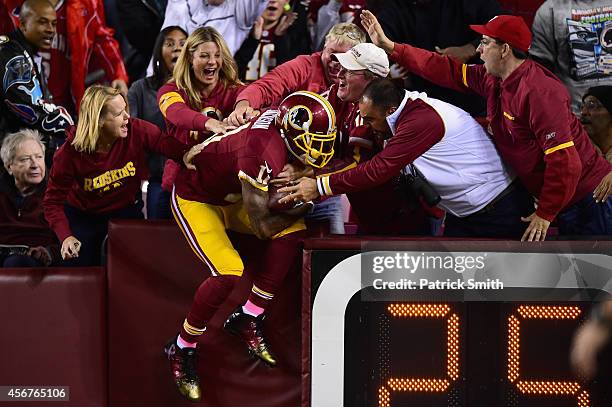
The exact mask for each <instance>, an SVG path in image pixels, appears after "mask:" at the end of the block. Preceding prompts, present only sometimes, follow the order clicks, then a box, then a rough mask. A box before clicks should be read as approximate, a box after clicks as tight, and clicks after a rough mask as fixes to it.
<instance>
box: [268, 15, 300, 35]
mask: <svg viewBox="0 0 612 407" xmlns="http://www.w3.org/2000/svg"><path fill="white" fill-rule="evenodd" d="M296 19H297V13H296V12H291V13H284V14H283V16H282V17H281V18H280V21H279V22H278V24H277V25H276V29H275V30H274V35H276V36H277V37H281V36H283V35H285V34H286V33H287V29H289V27H291V26H292V25H293V23H294V22H295V20H296Z"/></svg>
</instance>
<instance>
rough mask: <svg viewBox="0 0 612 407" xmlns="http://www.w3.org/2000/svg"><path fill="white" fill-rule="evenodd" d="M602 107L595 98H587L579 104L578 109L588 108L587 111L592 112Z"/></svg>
mask: <svg viewBox="0 0 612 407" xmlns="http://www.w3.org/2000/svg"><path fill="white" fill-rule="evenodd" d="M602 107H603V105H602V104H601V103H599V102H597V101H595V100H587V101H586V102H583V103H581V104H580V110H583V109H584V110H588V111H589V112H593V111H595V110H599V109H601V108H602Z"/></svg>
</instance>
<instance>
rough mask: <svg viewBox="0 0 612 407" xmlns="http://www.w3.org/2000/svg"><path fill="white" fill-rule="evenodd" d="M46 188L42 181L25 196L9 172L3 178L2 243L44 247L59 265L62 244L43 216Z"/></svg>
mask: <svg viewBox="0 0 612 407" xmlns="http://www.w3.org/2000/svg"><path fill="white" fill-rule="evenodd" d="M45 189H46V181H43V182H42V183H41V184H40V185H39V186H38V188H37V189H36V192H34V193H33V194H31V195H28V196H26V197H23V196H22V195H21V194H20V193H19V191H18V190H17V187H15V179H14V178H13V177H12V176H10V175H9V174H7V173H6V172H5V173H3V174H2V175H0V244H8V245H26V246H30V247H36V246H44V247H45V248H47V250H49V253H50V254H51V258H52V264H56V263H58V262H59V261H60V251H59V243H58V241H57V238H56V237H55V234H54V233H53V231H52V230H51V228H50V227H49V224H48V223H47V221H46V220H45V217H44V214H43V207H42V199H43V196H44V194H45Z"/></svg>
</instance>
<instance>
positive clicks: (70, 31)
mask: <svg viewBox="0 0 612 407" xmlns="http://www.w3.org/2000/svg"><path fill="white" fill-rule="evenodd" d="M6 2H7V8H8V10H9V12H10V13H11V15H12V16H15V15H18V14H19V13H21V9H20V6H21V4H23V0H6ZM45 3H48V4H51V5H52V6H53V7H54V9H55V12H56V15H57V21H56V24H57V27H56V31H57V35H56V36H55V38H54V39H53V41H52V43H51V44H50V47H48V49H49V50H48V51H45V52H44V53H40V54H41V57H42V58H43V62H42V63H43V65H44V66H45V69H44V75H45V78H46V79H47V80H48V84H49V91H50V93H51V95H53V99H54V102H55V103H58V104H59V105H62V106H64V107H65V108H66V109H68V111H70V112H71V113H74V112H75V110H76V107H77V106H78V105H79V103H80V101H81V98H82V97H83V92H85V87H86V84H85V82H86V78H87V75H88V73H90V71H95V68H94V67H96V66H101V67H102V68H103V70H104V72H105V73H106V78H107V79H108V81H110V82H111V86H113V87H114V88H117V89H119V91H121V93H122V94H124V96H126V97H127V91H128V87H127V82H128V76H127V72H126V70H125V66H124V64H123V57H122V55H121V51H120V50H119V45H118V43H117V41H116V40H115V39H114V38H113V30H112V29H110V28H108V27H107V26H106V23H105V18H104V4H103V2H102V0H48V1H46V2H45ZM13 22H14V24H15V25H17V24H18V21H17V20H16V19H15V18H14V17H13Z"/></svg>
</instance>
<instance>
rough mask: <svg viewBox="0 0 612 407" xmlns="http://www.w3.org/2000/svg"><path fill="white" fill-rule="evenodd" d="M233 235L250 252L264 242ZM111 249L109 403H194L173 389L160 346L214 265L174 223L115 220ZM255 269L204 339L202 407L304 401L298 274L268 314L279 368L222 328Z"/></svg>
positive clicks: (153, 406)
mask: <svg viewBox="0 0 612 407" xmlns="http://www.w3.org/2000/svg"><path fill="white" fill-rule="evenodd" d="M233 240H235V244H236V246H237V248H238V250H239V251H241V247H242V248H243V249H244V250H242V251H241V253H242V254H244V253H245V250H246V251H248V252H249V256H250V255H251V254H252V253H256V252H257V249H258V247H259V245H260V242H259V241H258V240H257V239H255V238H254V237H247V238H245V237H244V235H243V236H240V237H236V239H233ZM108 250H109V251H108V263H107V268H108V289H109V298H108V302H109V311H108V312H109V405H110V406H112V407H134V406H147V407H168V406H176V407H179V406H193V405H194V404H193V403H190V402H188V401H185V400H183V398H182V396H180V394H179V393H178V391H177V390H176V388H175V385H174V382H173V380H172V378H171V374H170V368H169V364H168V363H167V361H166V359H165V357H164V355H163V353H162V347H163V345H164V344H165V342H166V341H167V340H168V339H169V338H170V337H172V336H173V335H176V333H177V332H178V329H179V328H180V325H181V323H182V322H183V319H184V318H185V315H186V312H187V310H188V308H189V306H190V304H191V300H192V298H193V295H194V293H195V290H196V288H197V287H198V285H199V284H200V283H201V281H202V280H203V279H204V278H205V277H207V276H208V275H209V272H208V271H207V270H206V269H205V267H204V265H203V264H201V263H200V262H199V261H198V260H197V258H196V256H195V254H194V253H193V252H191V250H190V249H189V248H188V246H187V242H186V240H185V239H184V237H183V236H182V235H181V232H180V231H179V229H178V228H177V227H176V225H175V224H174V223H171V222H164V221H149V222H148V223H144V222H142V221H116V222H111V224H110V226H109V239H108ZM247 261H248V260H247ZM245 263H246V262H245ZM250 274H251V271H250V270H249V269H247V271H246V273H245V275H246V277H247V278H243V279H241V282H240V284H238V286H237V287H236V289H235V290H234V291H233V293H232V295H231V296H230V300H229V301H228V302H227V303H226V304H225V305H224V306H223V307H222V308H220V309H219V311H218V312H217V314H216V315H215V317H214V318H213V320H212V321H211V323H210V325H209V327H208V330H207V331H206V332H205V333H204V335H203V336H202V338H201V342H200V345H199V348H200V363H199V368H198V372H199V375H200V379H201V382H202V385H203V398H202V401H201V402H200V403H199V404H196V405H200V406H208V407H230V406H248V407H264V406H265V407H296V406H298V405H299V403H300V370H301V363H300V340H301V338H300V305H301V304H300V303H301V299H300V298H301V294H300V289H301V286H300V283H301V278H300V273H299V272H298V271H297V269H296V270H295V271H293V272H290V273H289V275H288V277H287V279H286V281H285V284H284V285H283V288H282V289H281V290H280V293H279V294H278V295H277V296H276V298H275V300H274V302H273V304H272V305H271V306H270V308H269V311H268V317H267V318H266V320H265V327H266V336H267V337H268V338H269V341H270V343H271V348H272V350H273V351H274V352H275V354H276V356H277V359H278V360H279V365H278V366H277V367H276V368H268V367H267V366H265V365H264V364H263V363H261V362H257V361H255V360H254V359H252V358H251V357H250V356H249V355H248V353H247V351H246V348H245V346H244V345H243V344H242V343H241V342H239V340H238V339H236V338H234V337H233V336H231V335H229V334H228V333H226V332H225V331H223V329H222V328H221V326H222V324H223V322H224V321H225V319H226V317H227V316H228V315H229V313H230V312H231V311H232V309H233V308H234V307H235V306H236V305H237V304H240V303H242V302H244V301H245V299H246V297H247V296H248V292H249V290H250V286H251V285H250V281H249V279H248V276H249V275H250Z"/></svg>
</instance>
